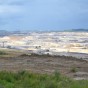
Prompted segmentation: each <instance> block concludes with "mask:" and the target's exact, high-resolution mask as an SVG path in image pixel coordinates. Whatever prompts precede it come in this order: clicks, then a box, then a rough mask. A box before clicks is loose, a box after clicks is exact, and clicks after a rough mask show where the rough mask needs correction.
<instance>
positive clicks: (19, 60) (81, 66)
mask: <svg viewBox="0 0 88 88" xmlns="http://www.w3.org/2000/svg"><path fill="white" fill-rule="evenodd" d="M73 68H74V69H76V72H72V69H73ZM0 70H1V71H2V70H6V71H21V70H27V71H31V72H35V73H42V74H43V73H48V74H52V73H54V72H55V71H58V72H60V73H61V74H65V75H66V76H68V77H71V78H74V79H76V80H79V79H88V61H86V60H82V59H76V58H73V57H66V56H45V55H44V56H38V55H28V56H27V55H18V54H17V56H16V55H15V56H14V57H0Z"/></svg>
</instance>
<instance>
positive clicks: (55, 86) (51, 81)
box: [0, 71, 88, 88]
mask: <svg viewBox="0 0 88 88" xmlns="http://www.w3.org/2000/svg"><path fill="white" fill-rule="evenodd" d="M0 88H88V80H80V81H74V80H72V79H69V78H67V77H64V76H62V75H61V74H59V73H58V72H55V74H53V75H47V74H34V73H29V72H26V71H20V72H18V73H11V72H0Z"/></svg>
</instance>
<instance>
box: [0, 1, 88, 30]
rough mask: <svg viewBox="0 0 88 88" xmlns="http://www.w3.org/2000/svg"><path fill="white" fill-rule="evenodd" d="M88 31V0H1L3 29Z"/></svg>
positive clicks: (0, 9)
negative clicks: (80, 29) (79, 29)
mask: <svg viewBox="0 0 88 88" xmlns="http://www.w3.org/2000/svg"><path fill="white" fill-rule="evenodd" d="M78 28H84V29H88V0H0V30H9V31H13V30H23V31H25V30H29V31H47V30H49V31H59V30H67V29H78Z"/></svg>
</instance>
